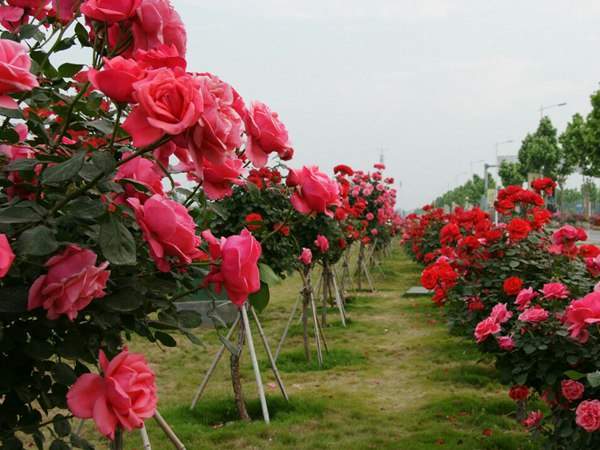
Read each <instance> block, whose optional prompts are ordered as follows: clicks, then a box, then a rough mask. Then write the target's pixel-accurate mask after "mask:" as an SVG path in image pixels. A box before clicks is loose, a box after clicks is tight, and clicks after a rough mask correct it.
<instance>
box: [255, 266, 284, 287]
mask: <svg viewBox="0 0 600 450" xmlns="http://www.w3.org/2000/svg"><path fill="white" fill-rule="evenodd" d="M258 269H259V270H260V281H262V282H263V283H266V284H268V285H269V286H274V285H276V284H279V283H281V278H279V277H278V276H277V274H276V273H275V272H273V269H271V267H270V266H268V265H267V264H263V263H260V264H259V265H258Z"/></svg>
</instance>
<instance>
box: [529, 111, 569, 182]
mask: <svg viewBox="0 0 600 450" xmlns="http://www.w3.org/2000/svg"><path fill="white" fill-rule="evenodd" d="M560 161H561V151H560V147H559V145H558V137H557V131H556V128H554V125H552V121H551V120H550V119H549V118H548V117H546V116H544V117H543V118H542V119H541V120H540V124H539V126H538V128H537V130H536V131H535V133H533V134H528V135H527V136H525V139H523V142H522V143H521V148H520V149H519V168H520V170H521V175H522V176H523V177H527V175H528V174H530V173H539V174H541V175H543V176H547V177H552V178H556V176H557V174H558V168H559V164H560Z"/></svg>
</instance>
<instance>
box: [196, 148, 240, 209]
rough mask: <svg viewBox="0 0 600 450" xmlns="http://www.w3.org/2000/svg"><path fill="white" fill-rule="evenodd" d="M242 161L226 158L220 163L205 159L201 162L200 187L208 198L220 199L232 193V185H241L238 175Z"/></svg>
mask: <svg viewBox="0 0 600 450" xmlns="http://www.w3.org/2000/svg"><path fill="white" fill-rule="evenodd" d="M243 172H244V162H243V161H242V160H241V159H238V158H227V159H225V160H224V161H223V162H222V163H212V162H210V161H209V160H207V159H205V160H204V162H203V163H202V187H203V188H204V192H205V193H206V196H207V197H208V198H209V200H220V199H222V198H225V197H228V196H230V195H231V194H232V193H233V190H232V186H233V185H242V184H244V181H243V180H242V179H240V175H241V174H242V173H243Z"/></svg>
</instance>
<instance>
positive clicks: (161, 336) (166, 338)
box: [154, 331, 177, 347]
mask: <svg viewBox="0 0 600 450" xmlns="http://www.w3.org/2000/svg"><path fill="white" fill-rule="evenodd" d="M154 337H155V338H156V339H158V341H159V342H160V343H161V344H162V345H164V346H166V347H177V341H176V340H175V339H173V337H172V336H171V335H170V334H167V333H164V332H162V331H156V332H155V333H154Z"/></svg>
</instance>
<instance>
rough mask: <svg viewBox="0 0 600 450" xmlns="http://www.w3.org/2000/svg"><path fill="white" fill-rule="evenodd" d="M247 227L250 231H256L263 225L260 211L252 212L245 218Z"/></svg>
mask: <svg viewBox="0 0 600 450" xmlns="http://www.w3.org/2000/svg"><path fill="white" fill-rule="evenodd" d="M244 222H246V228H248V229H249V230H250V231H256V230H258V229H260V228H261V227H262V222H263V217H262V216H261V215H260V214H259V213H250V214H248V215H247V216H246V218H245V219H244Z"/></svg>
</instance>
